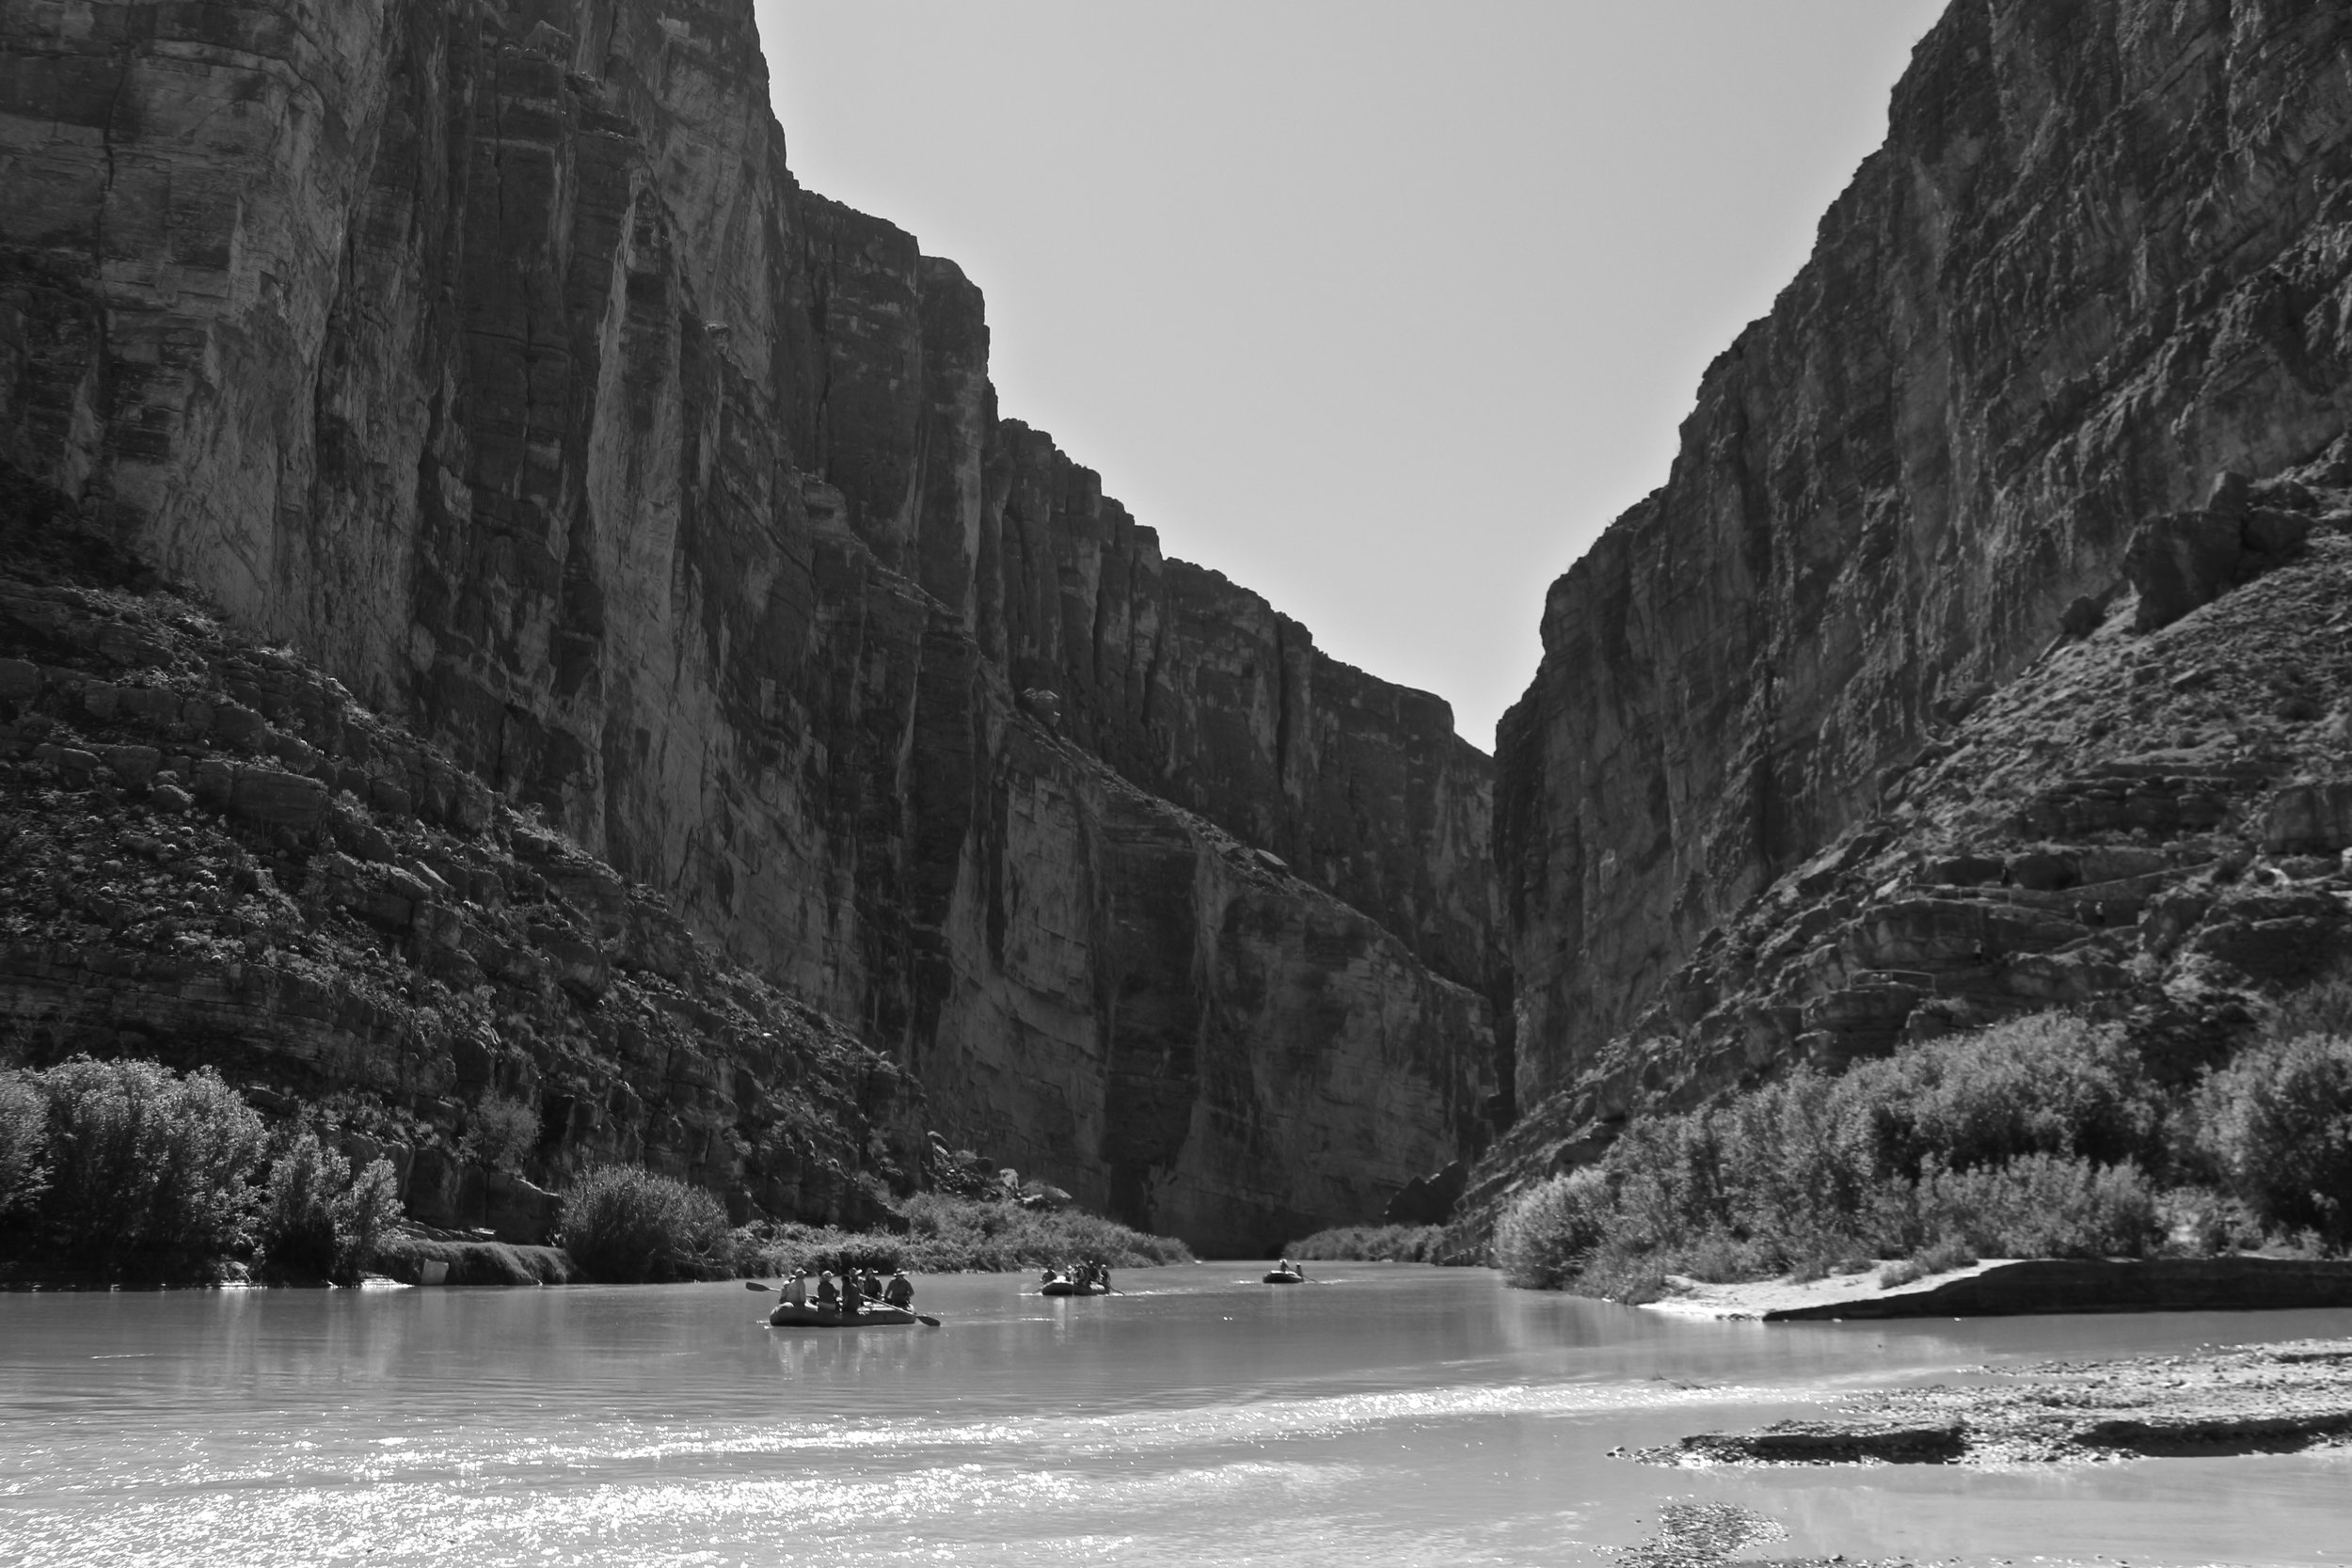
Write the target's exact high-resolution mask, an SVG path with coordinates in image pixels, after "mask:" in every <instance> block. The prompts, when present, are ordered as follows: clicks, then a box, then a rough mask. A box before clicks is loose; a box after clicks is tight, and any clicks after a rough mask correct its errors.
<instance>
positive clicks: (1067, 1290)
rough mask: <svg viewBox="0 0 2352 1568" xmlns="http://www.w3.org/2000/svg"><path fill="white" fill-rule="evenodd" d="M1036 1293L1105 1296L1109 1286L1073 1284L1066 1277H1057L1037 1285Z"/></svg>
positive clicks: (1043, 1294)
mask: <svg viewBox="0 0 2352 1568" xmlns="http://www.w3.org/2000/svg"><path fill="white" fill-rule="evenodd" d="M1037 1293H1038V1294H1039V1295H1041V1296H1106V1295H1109V1294H1110V1293H1111V1288H1110V1287H1109V1286H1107V1285H1074V1284H1073V1283H1071V1282H1070V1281H1069V1280H1067V1279H1057V1280H1053V1281H1051V1282H1049V1283H1047V1284H1044V1285H1041V1286H1039V1287H1038V1291H1037Z"/></svg>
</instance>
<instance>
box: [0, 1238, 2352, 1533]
mask: <svg viewBox="0 0 2352 1568" xmlns="http://www.w3.org/2000/svg"><path fill="white" fill-rule="evenodd" d="M1127 1277H1128V1279H1129V1281H1130V1284H1131V1286H1132V1287H1134V1288H1136V1293H1134V1294H1132V1295H1129V1296H1126V1297H1123V1298H1113V1299H1109V1300H1099V1301H1097V1300H1076V1301H1054V1302H1046V1301H1041V1300H1040V1299H1038V1298H1036V1297H1034V1296H1028V1295H1025V1294H1024V1293H1023V1291H1024V1290H1025V1282H1023V1281H1020V1280H1017V1279H1007V1278H964V1279H949V1280H940V1281H933V1282H930V1283H929V1285H928V1286H927V1289H926V1293H925V1297H924V1302H923V1305H924V1306H925V1307H926V1308H927V1309H929V1310H931V1311H934V1312H937V1313H939V1314H940V1315H942V1316H943V1317H945V1318H946V1320H947V1326H946V1327H945V1328H942V1329H938V1330H926V1329H897V1330H871V1331H864V1332H830V1333H829V1332H827V1331H798V1332H792V1331H774V1330H770V1329H768V1328H766V1327H765V1326H764V1325H763V1324H761V1323H759V1322H758V1321H757V1320H756V1318H755V1316H754V1315H753V1314H754V1312H755V1310H756V1307H757V1305H758V1304H757V1303H756V1302H755V1300H754V1299H753V1298H751V1297H750V1296H748V1295H747V1294H745V1293H744V1292H743V1291H741V1289H740V1288H739V1287H725V1286H696V1287H676V1288H664V1289H640V1290H633V1291H630V1290H578V1289H576V1290H566V1291H400V1292H353V1291H336V1292H295V1291H274V1292H246V1293H220V1292H190V1293H174V1294H168V1295H127V1294H126V1295H109V1296H93V1297H53V1296H41V1297H24V1296H19V1297H0V1563H7V1564H16V1563H23V1564H26V1565H28V1568H29V1565H36V1564H38V1565H44V1568H45V1565H49V1564H69V1563H73V1564H79V1563H88V1562H156V1563H165V1562H204V1563H207V1564H229V1563H236V1564H244V1563H256V1564H278V1563H285V1564H293V1563H308V1562H358V1561H367V1562H371V1563H378V1562H381V1563H406V1562H428V1561H430V1562H441V1563H446V1562H452V1561H461V1562H469V1563H473V1562H483V1563H517V1564H520V1563H549V1564H564V1563H613V1562H629V1563H638V1562H644V1563H690V1562H691V1563H706V1562H707V1563H730V1564H731V1563H759V1564H775V1563H793V1562H803V1561H810V1562H816V1561H835V1560H841V1559H843V1558H844V1557H845V1556H846V1557H852V1558H856V1559H860V1560H869V1561H883V1562H956V1563H963V1562H970V1563H998V1562H1004V1563H1016V1562H1033V1561H1038V1560H1042V1559H1045V1558H1047V1557H1054V1556H1060V1555H1064V1554H1067V1553H1073V1552H1075V1553H1086V1554H1115V1555H1116V1556H1117V1557H1118V1558H1119V1560H1120V1561H1122V1562H1143V1563H1160V1562H1175V1561H1180V1560H1181V1561H1184V1562H1187V1563H1193V1564H1198V1563H1200V1562H1204V1561H1207V1562H1258V1561H1263V1562H1275V1561H1280V1562H1283V1563H1292V1564H1295V1563H1301V1562H1304V1563H1333V1564H1338V1563H1359V1562H1367V1561H1379V1562H1382V1563H1384V1564H1417V1563H1424V1562H1427V1563H1436V1562H1443V1563H1446V1564H1449V1565H1460V1564H1466V1563H1525V1562H1545V1563H1553V1562H1579V1561H1601V1560H1607V1559H1606V1548H1608V1547H1611V1546H1622V1545H1624V1544H1631V1543H1634V1542H1637V1541H1640V1540H1641V1539H1643V1538H1644V1535H1645V1521H1647V1520H1648V1519H1650V1518H1652V1517H1654V1515H1655V1513H1656V1511H1657V1508H1658V1507H1659V1505H1660V1504H1661V1503H1662V1502H1664V1501H1666V1500H1669V1499H1673V1498H1701V1499H1708V1500H1729V1501H1737V1502H1740V1503H1741V1504H1742V1505H1743V1506H1747V1507H1752V1508H1756V1509H1759V1510H1760V1511H1762V1512H1764V1513H1769V1514H1771V1515H1772V1516H1773V1517H1774V1518H1776V1519H1778V1520H1780V1521H1782V1522H1783V1523H1784V1524H1786V1525H1787V1527H1788V1529H1789V1531H1790V1534H1791V1540H1790V1541H1789V1542H1788V1543H1785V1544H1775V1545H1774V1546H1773V1547H1772V1552H1773V1553H1774V1554H1786V1553H1790V1552H1796V1551H1820V1552H1822V1553H1829V1552H1844V1553H1846V1554H1848V1555H1849V1556H1850V1557H1851V1556H1859V1555H1866V1554H1870V1553H1878V1552H1889V1553H1892V1552H1903V1553H1910V1554H1914V1555H1918V1556H1922V1557H1930V1556H1931V1557H1937V1558H1945V1557H1949V1556H1952V1555H1955V1554H1958V1555H1962V1556H1969V1555H1975V1556H1979V1557H1981V1558H1985V1559H1990V1558H1991V1557H1993V1556H1995V1555H2001V1556H2010V1555H2020V1556H2022V1558H2023V1559H2024V1560H2030V1559H2031V1557H2033V1556H2035V1555H2041V1556H2044V1557H2045V1558H2062V1557H2065V1556H2067V1555H2068V1554H2073V1555H2074V1558H2075V1559H2077V1560H2085V1561H2088V1560H2091V1558H2092V1555H2093V1553H2095V1552H2099V1551H2106V1554H2107V1556H2108V1557H2109V1559H2110V1560H2113V1559H2115V1558H2117V1557H2128V1559H2129V1560H2130V1561H2132V1562H2134V1563H2147V1564H2159V1563H2168V1562H2178V1563H2188V1562H2202V1561H2214V1560H2230V1561H2241V1562H2247V1563H2261V1564H2268V1563H2312V1562H2330V1561H2343V1560H2344V1556H2343V1555H2342V1554H2341V1553H2340V1552H2339V1551H2338V1549H2337V1544H2338V1542H2339V1541H2340V1540H2344V1539H2352V1528H2346V1519H2347V1516H2352V1510H2348V1509H2347V1504H2346V1498H2347V1497H2352V1465H2347V1464H2346V1463H2344V1462H2343V1461H2341V1460H2337V1459H2331V1458H2315V1459H2303V1460H2245V1461H2212V1462H2196V1463H2193V1464H2187V1463H2181V1462H2172V1463H2171V1464H2169V1465H2167V1466H2166V1467H2164V1468H2162V1469H2161V1471H2157V1470H2156V1469H2155V1467H2153V1465H2148V1464H2141V1465H2113V1466H2103V1467H2101V1469H2100V1471H2098V1472H2096V1473H2093V1472H2088V1471H2075V1472H2071V1473H2068V1474H2065V1475H2051V1474H2047V1473H2043V1474H2019V1475H2011V1476H2007V1477H2002V1476H1987V1475H1984V1474H1982V1473H1978V1472H1962V1471H1954V1470H1937V1471H1901V1472H1896V1471H1887V1470H1877V1471H1866V1470H1842V1471H1781V1472H1764V1473H1746V1472H1734V1471H1724V1472H1690V1471H1671V1470H1658V1469H1651V1468H1647V1467H1643V1466H1637V1465H1630V1464H1628V1463H1626V1462H1625V1461H1623V1460H1620V1459H1613V1458H1611V1457H1609V1455H1608V1450H1609V1449H1612V1448H1613V1447H1616V1446H1618V1445H1620V1444H1630V1445H1639V1444H1644V1443H1653V1442H1661V1441H1665V1440H1668V1439H1670V1438H1672V1437H1674V1436H1677V1435H1679V1434H1680V1433H1684V1432H1689V1431H1696V1430H1704V1429H1709V1428H1717V1427H1723V1426H1736V1425H1747V1424H1752V1423H1754V1422H1757V1421H1762V1420H1766V1419H1771V1418H1774V1417H1775V1416H1778V1415H1782V1414H1787V1413H1790V1412H1792V1411H1793V1410H1795V1409H1797V1408H1800V1407H1802V1406H1803V1405H1804V1404H1806V1403H1809V1402H1815V1401H1818V1400H1819V1399H1820V1398H1823V1397H1827V1396H1831V1395H1834V1394H1836V1392H1837V1391H1839V1390H1841V1389H1844V1388H1849V1387H1852V1386H1860V1385H1864V1384H1868V1383H1872V1382H1878V1381H1883V1380H1886V1379H1890V1378H1899V1377H1903V1378H1907V1377H1918V1376H1921V1375H1942V1376H1951V1375H1969V1374H1968V1369H1971V1368H1973V1367H1975V1366H1977V1365H1979V1364H1981V1363H1985V1362H1988V1361H1995V1362H1997V1361H2002V1360H2014V1359H2021V1358H2025V1359H2030V1358H2038V1357H2041V1356H2046V1355H2058V1354H2091V1353H2094V1352H2097V1353H2124V1352H2128V1351H2132V1350H2137V1349H2148V1350H2158V1349H2168V1348H2185V1347H2186V1346H2188V1345H2192V1344H2196V1343H2201V1342H2205V1341H2210V1340H2215V1339H2222V1338H2232V1339H2244V1338H2277V1337H2283V1336H2287V1335H2293V1334H2304V1333H2312V1332H2328V1331H2334V1332H2341V1331H2342V1325H2341V1323H2328V1322H2325V1321H2323V1320H2325V1318H2326V1317H2327V1315H2324V1314H2299V1315H2297V1314H2268V1315H2242V1316H2234V1317H2203V1318H2194V1319H2192V1318H2186V1317H2170V1318H2154V1317H2151V1318H2136V1319H2128V1320H2127V1319H2114V1318H2106V1319H2095V1320H2066V1319H2042V1320H2010V1321H2007V1322H2006V1323H1979V1324H1961V1323H1924V1324H1904V1325H1891V1324H1883V1325H1862V1324H1854V1325H1843V1324H1820V1325H1801V1326H1800V1325H1790V1326H1787V1327H1774V1328H1764V1327H1761V1326H1759V1325H1755V1324H1704V1323H1681V1322H1677V1321H1675V1320H1670V1319H1665V1318H1661V1317H1659V1316H1657V1315H1654V1314H1647V1313H1641V1312H1634V1311H1629V1310H1626V1309H1622V1308H1613V1307H1603V1306H1598V1305H1596V1304H1592V1303H1578V1302H1571V1301H1567V1300H1565V1299H1563V1298H1558V1297H1535V1296H1530V1295H1527V1294H1525V1293H1522V1292H1517V1291H1504V1290H1502V1289H1501V1287H1500V1286H1499V1285H1498V1284H1497V1282H1496V1281H1495V1280H1494V1278H1493V1276H1492V1275H1486V1274H1483V1273H1477V1272H1472V1271H1460V1270H1427V1269H1416V1268H1384V1267H1378V1266H1359V1267H1341V1266H1336V1265H1335V1266H1333V1267H1332V1268H1331V1269H1330V1271H1329V1274H1328V1278H1329V1280H1330V1283H1329V1284H1328V1285H1326V1286H1324V1287H1322V1288H1319V1289H1315V1290H1307V1291H1295V1290H1294V1291H1271V1290H1267V1289H1266V1288H1264V1287H1263V1286H1258V1285H1255V1284H1254V1283H1252V1282H1250V1280H1249V1277H1248V1271H1247V1270H1242V1269H1237V1268H1236V1267H1234V1266H1232V1265H1201V1266H1199V1267H1195V1268H1185V1269H1175V1270H1165V1271H1154V1272H1152V1273H1150V1274H1136V1275H1129V1276H1127ZM2158 1474H2160V1475H2161V1477H2162V1478H2163V1479H2162V1481H2160V1482H2158V1481H2155V1480H2154V1477H2155V1476H2157V1475H2158ZM2256 1504H2259V1507H2258V1508H2256V1507H2255V1506H2254V1505H2256ZM1988 1505H1994V1506H1988ZM2251 1513H2258V1514H2259V1517H2260V1521H2261V1522H2260V1523H2259V1524H2249V1523H2247V1522H2246V1521H2247V1519H2248V1517H2249V1514H2251ZM2232 1515H2236V1516H2237V1518H2238V1520H2239V1523H2238V1524H2236V1525H2233V1526H2229V1527H2227V1528H2224V1527H2223V1526H2222V1525H2221V1524H2220V1523H2218V1522H2219V1521H2226V1520H2228V1519H2230V1518H2231V1516H2232ZM2199 1520H2207V1521H2214V1522H2213V1523H2208V1524H2206V1525H2204V1526H2200V1525H2199V1523H2198V1521H2199Z"/></svg>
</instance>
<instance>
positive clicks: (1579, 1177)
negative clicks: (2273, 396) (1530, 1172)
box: [1495, 1169, 1611, 1291]
mask: <svg viewBox="0 0 2352 1568" xmlns="http://www.w3.org/2000/svg"><path fill="white" fill-rule="evenodd" d="M1610 1208H1611V1203H1610V1196H1609V1188H1608V1184H1607V1182H1606V1181H1605V1180H1603V1179H1602V1177H1601V1174H1600V1172H1599V1171H1597V1170H1592V1169H1586V1170H1580V1171H1573V1172H1571V1173H1569V1174H1568V1175H1566V1176H1554V1177H1551V1178H1549V1179H1548V1180H1543V1181H1539V1182H1537V1183H1536V1184H1535V1185H1534V1186H1533V1187H1531V1188H1529V1189H1528V1190H1527V1191H1526V1192H1524V1193H1522V1194H1521V1195H1519V1196H1518V1197H1517V1198H1515V1199H1513V1200H1512V1203H1511V1206H1510V1207H1509V1208H1508V1209H1506V1210H1504V1211H1503V1213H1502V1219H1501V1221H1499V1222H1498V1223H1497V1224H1496V1226H1495V1266H1496V1267H1497V1268H1499V1269H1501V1270H1502V1275H1503V1277H1504V1278H1505V1279H1507V1280H1509V1281H1510V1282H1511V1283H1512V1284H1514V1285H1517V1286H1519V1287H1521V1288H1523V1289H1527V1290H1535V1291H1557V1290H1559V1289H1561V1288H1562V1287H1563V1286H1565V1285H1566V1284H1567V1283H1568V1282H1569V1281H1570V1280H1571V1279H1573V1278H1574V1277H1575V1276H1576V1273H1577V1271H1578V1270H1579V1269H1580V1268H1581V1267H1582V1266H1583V1263H1584V1260H1585V1259H1587V1258H1589V1257H1591V1256H1592V1253H1593V1249H1594V1248H1595V1247H1597V1246H1598V1245H1599V1244H1600V1243H1601V1242H1602V1240H1603V1239H1604V1238H1605V1237H1606V1236H1607V1235H1608V1233H1609V1225H1610Z"/></svg>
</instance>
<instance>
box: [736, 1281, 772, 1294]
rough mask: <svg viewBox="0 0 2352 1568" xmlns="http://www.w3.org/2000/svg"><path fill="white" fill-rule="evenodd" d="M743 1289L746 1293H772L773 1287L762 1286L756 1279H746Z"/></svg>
mask: <svg viewBox="0 0 2352 1568" xmlns="http://www.w3.org/2000/svg"><path fill="white" fill-rule="evenodd" d="M743 1289H745V1290H746V1291H772V1290H774V1289H775V1287H774V1286H772V1285H762V1284H761V1283H760V1282H759V1281H758V1280H756V1279H747V1280H745V1281H743Z"/></svg>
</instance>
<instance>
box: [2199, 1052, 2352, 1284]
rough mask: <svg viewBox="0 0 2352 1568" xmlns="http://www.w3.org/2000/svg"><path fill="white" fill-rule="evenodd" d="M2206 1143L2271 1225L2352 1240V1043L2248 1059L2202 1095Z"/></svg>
mask: <svg viewBox="0 0 2352 1568" xmlns="http://www.w3.org/2000/svg"><path fill="white" fill-rule="evenodd" d="M2197 1109H2198V1122H2199V1130H2198V1131H2199V1143H2200V1145H2201V1148H2202V1149H2203V1152H2204V1153H2205V1154H2206V1155H2207V1157H2208V1158H2210V1159H2211V1160H2212V1161H2213V1162H2214V1164H2216V1165H2217V1167H2219V1169H2220V1170H2221V1171H2222V1173H2223V1174H2224V1175H2225V1176H2226V1177H2227V1179H2228V1180H2229V1182H2230V1184H2231V1186H2232V1187H2233V1189H2234V1190H2235V1191H2236V1192H2237V1194H2238V1196H2240V1197H2242V1198H2244V1199H2245V1200H2246V1202H2247V1204H2248V1205H2249V1207H2250V1208H2252V1209H2253V1211H2254V1212H2256V1213H2257V1214H2259V1215H2261V1216H2262V1217H2263V1219H2264V1220H2265V1221H2266V1222H2268V1223H2270V1224H2272V1225H2274V1226H2279V1227H2284V1228H2289V1229H2306V1228H2308V1229H2311V1230H2314V1231H2317V1232H2318V1233H2319V1235H2320V1236H2321V1237H2322V1238H2324V1239H2325V1240H2326V1241H2328V1243H2331V1244H2333V1245H2337V1246H2342V1245H2344V1244H2345V1243H2352V1038H2348V1037H2344V1036H2343V1035H2304V1036H2300V1037H2297V1038H2295V1039H2289V1040H2273V1041H2270V1042H2267V1043H2265V1044H2262V1045H2257V1046H2254V1047H2252V1048H2251V1049H2249V1050H2248V1051H2245V1052H2243V1053H2240V1054H2239V1056H2238V1058H2237V1060H2235V1061H2233V1062H2232V1063H2231V1064H2230V1065H2229V1066H2228V1067H2226V1068H2223V1069H2221V1070H2220V1071H2218V1072H2217V1073H2215V1074H2214V1075H2213V1076H2212V1077H2211V1078H2208V1079H2207V1080H2206V1081H2205V1085H2204V1087H2203V1088H2202V1089H2201V1090H2200V1091H2199V1093H2198V1097H2197Z"/></svg>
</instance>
